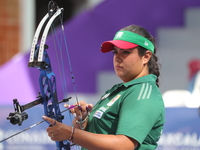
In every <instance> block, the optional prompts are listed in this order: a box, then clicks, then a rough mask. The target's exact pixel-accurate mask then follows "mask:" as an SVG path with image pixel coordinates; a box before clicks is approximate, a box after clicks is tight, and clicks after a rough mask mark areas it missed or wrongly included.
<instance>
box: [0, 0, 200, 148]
mask: <svg viewBox="0 0 200 150" xmlns="http://www.w3.org/2000/svg"><path fill="white" fill-rule="evenodd" d="M55 2H56V3H57V4H58V5H59V7H62V8H64V13H63V20H64V27H65V31H64V34H65V36H66V41H67V46H68V50H69V54H70V63H71V65H72V68H73V74H74V77H75V81H74V82H75V88H76V90H74V86H73V85H74V84H73V82H72V81H71V79H70V76H71V74H70V70H69V66H68V67H66V68H65V72H66V83H64V84H66V86H67V96H72V100H71V101H70V103H71V104H73V103H74V102H76V98H75V97H76V95H77V96H78V99H79V101H81V100H84V101H87V102H88V103H96V101H98V100H99V98H100V96H101V95H102V94H104V92H105V91H106V90H107V89H109V88H111V87H112V86H113V85H114V84H116V83H119V82H121V81H120V80H119V79H118V78H117V77H116V76H115V73H114V72H113V68H112V54H110V53H108V54H102V53H101V52H100V46H101V43H102V42H104V41H105V40H111V39H112V38H113V36H114V34H115V33H116V32H117V31H118V30H119V29H121V28H123V27H125V26H128V25H130V24H136V25H140V26H143V27H144V28H146V29H147V30H148V31H149V32H150V33H151V34H152V35H153V36H154V37H155V38H156V40H157V48H158V52H157V55H158V56H159V63H160V64H161V69H160V72H161V76H160V90H161V92H162V94H163V98H164V102H165V106H166V123H165V127H164V131H163V135H162V136H161V139H160V141H159V147H158V149H159V150H197V149H200V129H199V126H200V116H199V115H200V114H199V106H200V50H199V49H200V48H199V43H200V19H199V16H200V1H199V0H189V1H187V0H179V1H174V0H162V1H160V0H154V1H149V0H143V1H138V0H55ZM48 3H49V0H1V1H0V4H1V5H0V140H2V139H4V138H6V137H8V136H10V135H12V134H13V133H16V132H17V131H20V130H21V129H24V128H26V127H28V126H30V125H32V124H34V123H36V122H39V121H40V120H41V116H42V115H43V108H42V106H35V107H33V108H31V109H30V110H27V113H28V114H29V118H28V119H27V120H26V121H24V122H23V125H22V126H13V125H11V124H10V123H9V121H8V120H6V117H8V114H9V113H10V112H13V111H14V110H13V104H12V100H13V99H14V98H17V99H18V101H19V102H20V104H21V105H24V104H27V103H29V102H31V101H33V100H35V99H36V97H37V96H38V92H39V91H40V89H39V81H38V80H39V79H38V78H39V71H38V70H36V69H34V68H28V61H29V55H30V48H31V44H32V39H33V36H34V32H35V30H36V28H37V26H38V24H39V22H40V20H41V19H42V18H43V16H44V15H45V14H46V13H47V11H48ZM61 32H62V31H61V30H60V26H59V25H57V26H56V33H57V34H58V36H59V34H61ZM53 42H54V40H53V35H52V34H51V33H50V34H49V36H48V38H47V44H48V46H49V49H48V53H49V56H50V58H51V63H52V67H53V70H54V72H55V74H56V77H57V92H58V98H59V99H62V98H63V96H64V95H65V94H66V91H63V80H62V79H61V78H60V73H59V66H58V65H59V63H58V60H57V59H56V57H55V56H56V51H58V50H57V49H54V45H53ZM62 57H63V60H64V63H66V64H67V63H68V62H67V61H68V57H67V55H66V54H65V55H63V56H62ZM61 105H62V104H61ZM61 107H62V106H61ZM62 109H63V108H62ZM64 122H65V123H67V124H69V119H68V117H65V120H64ZM46 127H47V124H46V123H43V124H41V125H38V126H37V127H35V128H33V129H31V130H29V131H26V132H24V133H22V134H20V135H17V136H16V137H14V138H12V139H9V140H7V141H5V142H2V143H0V150H22V149H29V150H30V149H31V150H35V149H37V150H47V149H48V150H53V149H55V144H54V142H52V141H50V140H49V138H48V137H47V134H46V132H45V128H46Z"/></svg>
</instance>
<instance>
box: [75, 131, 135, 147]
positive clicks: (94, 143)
mask: <svg viewBox="0 0 200 150" xmlns="http://www.w3.org/2000/svg"><path fill="white" fill-rule="evenodd" d="M73 142H74V143H76V144H78V145H80V146H82V147H84V148H87V149H89V150H121V149H122V150H124V149H126V150H129V149H130V150H133V149H134V148H136V146H137V142H136V141H135V140H134V141H132V140H131V139H130V138H128V137H126V136H124V135H105V134H95V133H90V132H87V131H83V130H80V129H75V131H74V135H73Z"/></svg>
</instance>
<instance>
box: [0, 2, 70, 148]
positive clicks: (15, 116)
mask: <svg viewBox="0 0 200 150" xmlns="http://www.w3.org/2000/svg"><path fill="white" fill-rule="evenodd" d="M63 11H64V10H63V8H59V7H58V5H57V4H56V3H55V2H54V1H50V2H49V5H48V13H47V14H46V15H45V16H44V17H43V19H42V20H41V21H40V23H39V25H38V27H37V29H36V32H35V35H34V38H33V42H32V47H31V52H30V59H29V63H28V67H33V68H37V69H39V70H40V77H39V83H40V93H39V96H38V97H37V98H38V99H37V100H35V101H33V102H30V103H28V104H26V105H22V106H21V105H20V104H19V102H18V100H17V99H14V100H13V104H14V109H15V112H14V113H10V114H9V117H7V119H8V120H10V122H11V123H12V124H14V125H15V124H18V125H22V122H23V121H24V120H26V119H27V118H28V114H27V113H26V112H24V111H25V110H27V109H29V108H31V107H33V106H36V105H38V104H43V106H44V114H45V116H48V117H51V118H54V119H55V120H57V121H59V122H62V120H63V119H64V116H63V115H62V114H61V113H62V112H61V110H60V107H59V104H60V103H62V102H67V101H69V99H70V98H71V97H70V98H64V99H63V100H62V101H58V97H57V91H56V77H55V74H54V72H53V70H52V66H51V62H50V58H49V56H48V54H47V51H46V49H48V45H46V39H47V35H48V32H49V29H50V27H51V25H52V23H53V22H54V21H55V19H56V18H58V17H60V16H61V15H62V13H63ZM60 19H61V17H60ZM45 23H46V26H45V28H44V31H43V34H42V37H41V40H40V44H38V41H39V35H40V33H41V31H42V28H43V27H44V24H45ZM61 23H62V20H61ZM61 25H62V24H61ZM64 40H65V39H64ZM68 59H69V57H68ZM68 61H69V60H68ZM71 73H72V72H71ZM69 109H70V108H68V109H67V110H69ZM65 111H66V110H65ZM63 112H64V111H63ZM42 122H44V121H41V122H39V123H36V124H34V125H32V126H30V127H28V128H26V129H24V130H22V131H20V132H18V133H16V134H14V135H12V136H10V137H8V138H6V139H4V140H2V141H5V140H7V139H9V138H11V137H13V136H15V135H17V134H19V133H21V132H23V131H26V130H28V129H30V128H32V127H34V126H36V125H38V124H40V123H42ZM2 141H0V142H2ZM56 145H57V150H70V149H71V145H70V142H69V141H56Z"/></svg>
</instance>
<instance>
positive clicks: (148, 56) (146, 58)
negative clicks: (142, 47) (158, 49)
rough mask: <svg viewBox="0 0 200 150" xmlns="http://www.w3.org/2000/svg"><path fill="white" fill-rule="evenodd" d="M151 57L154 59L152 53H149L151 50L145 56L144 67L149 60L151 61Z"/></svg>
mask: <svg viewBox="0 0 200 150" xmlns="http://www.w3.org/2000/svg"><path fill="white" fill-rule="evenodd" d="M151 57H152V52H151V51H149V50H147V51H146V53H145V54H144V56H143V63H144V65H146V64H147V63H148V62H149V60H150V58H151Z"/></svg>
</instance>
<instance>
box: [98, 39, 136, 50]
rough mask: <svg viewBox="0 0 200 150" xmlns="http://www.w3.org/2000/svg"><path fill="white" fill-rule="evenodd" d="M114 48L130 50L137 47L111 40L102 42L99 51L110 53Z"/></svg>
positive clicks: (132, 44)
mask: <svg viewBox="0 0 200 150" xmlns="http://www.w3.org/2000/svg"><path fill="white" fill-rule="evenodd" d="M114 46H116V47H119V48H121V49H130V48H134V47H137V46H138V45H137V44H134V43H130V42H127V41H122V40H112V41H106V42H103V43H102V45H101V51H102V52H103V53H106V52H110V51H112V50H113V47H114Z"/></svg>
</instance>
